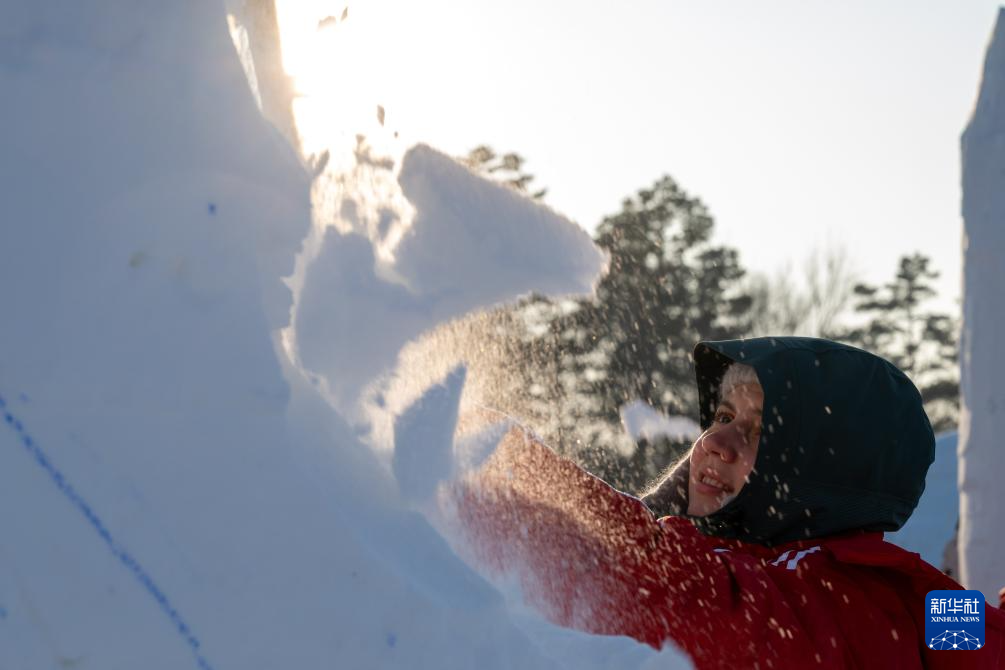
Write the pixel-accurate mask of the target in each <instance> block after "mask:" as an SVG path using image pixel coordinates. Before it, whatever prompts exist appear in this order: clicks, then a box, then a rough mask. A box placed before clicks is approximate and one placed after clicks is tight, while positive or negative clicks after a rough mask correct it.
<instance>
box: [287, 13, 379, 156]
mask: <svg viewBox="0 0 1005 670" xmlns="http://www.w3.org/2000/svg"><path fill="white" fill-rule="evenodd" d="M276 9H277V14H278V20H279V31H280V39H281V42H282V53H283V65H284V68H285V70H286V72H287V73H288V74H289V75H290V76H291V77H293V82H294V90H295V92H296V98H295V100H294V102H293V114H294V118H295V120H296V124H297V128H298V130H299V132H300V136H301V140H302V145H303V146H302V149H303V152H304V154H305V156H310V155H317V154H320V153H321V152H322V151H324V150H330V149H331V148H332V147H333V146H344V145H345V139H347V138H348V139H352V138H354V137H355V135H356V134H360V133H363V134H367V135H368V136H369V135H370V134H371V133H373V132H374V131H376V129H377V128H379V127H380V126H381V125H382V124H381V121H380V120H379V119H378V106H379V105H380V100H379V90H380V86H379V82H380V81H381V76H380V67H379V66H380V63H379V61H378V49H377V48H375V45H376V44H377V43H378V35H377V30H376V27H375V25H374V24H375V23H376V21H375V17H374V16H373V15H372V13H368V12H367V11H366V9H365V8H364V9H357V8H356V7H355V6H354V7H353V8H352V11H351V13H350V10H349V8H348V6H346V5H343V4H339V3H333V2H325V1H324V0H285V1H284V0H279V1H278V2H277V3H276Z"/></svg>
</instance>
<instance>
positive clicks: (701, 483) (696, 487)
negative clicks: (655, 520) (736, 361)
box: [687, 382, 764, 516]
mask: <svg viewBox="0 0 1005 670" xmlns="http://www.w3.org/2000/svg"><path fill="white" fill-rule="evenodd" d="M763 404H764V391H763V390H762V389H761V385H760V384H758V383H757V382H751V383H746V384H737V385H736V386H734V387H733V388H731V389H729V391H728V392H727V393H726V394H725V395H724V396H723V398H722V399H721V400H720V402H719V406H718V407H717V408H716V410H715V417H714V418H713V419H712V425H710V426H709V427H708V430H706V431H705V432H704V433H702V434H701V437H699V438H698V439H697V440H696V441H695V443H694V448H693V449H692V450H691V474H690V477H689V479H688V484H687V498H688V506H687V512H688V514H691V515H694V516H707V515H709V514H711V513H712V512H715V511H716V510H718V509H719V508H721V507H722V506H723V505H725V504H726V503H727V502H729V501H730V500H732V499H733V498H734V497H736V494H737V493H739V492H740V489H741V488H743V485H744V483H746V481H747V476H748V475H749V474H750V471H751V470H753V468H754V461H755V460H756V458H757V443H758V441H759V440H760V438H761V410H762V406H763Z"/></svg>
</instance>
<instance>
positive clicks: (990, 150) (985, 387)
mask: <svg viewBox="0 0 1005 670" xmlns="http://www.w3.org/2000/svg"><path fill="white" fill-rule="evenodd" d="M962 152H963V219H964V235H963V255H964V288H963V332H962V336H961V342H960V366H961V370H960V373H961V385H960V386H961V392H962V402H961V405H962V406H961V411H960V444H959V458H960V473H959V483H960V537H959V545H960V573H961V579H962V581H963V584H964V585H965V586H966V587H967V588H972V589H980V590H981V591H983V593H984V596H985V598H986V599H987V600H988V601H989V602H991V603H997V602H998V595H997V594H998V589H1000V588H1001V587H1002V586H1005V442H1003V439H1002V438H1003V435H1005V358H1003V357H1002V353H1001V347H1002V342H1003V341H1005V293H1003V292H1002V289H1003V287H1005V189H1003V188H1002V174H1003V172H1005V11H1000V12H999V15H998V23H997V26H996V27H995V30H994V35H993V36H992V39H991V44H990V46H989V47H988V52H987V59H986V61H985V63H984V79H983V82H982V84H981V90H980V95H979V97H978V100H977V107H976V108H975V109H974V114H973V118H972V119H971V120H970V124H969V125H968V126H967V129H966V131H965V132H964V133H963V138H962Z"/></svg>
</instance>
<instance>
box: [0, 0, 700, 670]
mask: <svg viewBox="0 0 1005 670" xmlns="http://www.w3.org/2000/svg"><path fill="white" fill-rule="evenodd" d="M0 90H2V91H3V100H4V103H3V105H2V106H0V110H2V111H0V115H2V117H0V129H2V130H0V183H3V184H4V197H3V198H2V199H0V221H2V222H3V223H2V226H3V228H2V230H3V243H2V244H0V283H2V286H3V287H4V291H3V297H4V300H3V309H4V316H3V327H2V328H0V398H2V400H0V413H2V416H3V419H4V421H3V424H2V425H0V510H2V511H0V529H2V533H0V667H3V668H44V667H86V668H91V667H93V668H140V667H142V668H150V669H154V670H156V669H158V668H165V669H166V668H171V669H177V668H203V669H205V668H215V669H218V670H221V669H224V668H242V669H244V668H297V669H306V668H331V667H338V668H418V669H422V668H438V669H440V668H448V669H449V668H473V667H479V668H586V669H590V668H656V667H659V668H671V667H685V666H686V665H687V663H686V661H684V660H682V658H681V657H680V656H679V655H678V654H677V652H675V651H674V650H672V649H667V650H664V651H663V652H662V653H656V652H654V651H653V650H652V649H650V648H648V647H644V646H642V645H639V644H637V643H635V642H634V641H632V640H628V639H626V638H600V637H594V636H588V635H584V634H580V633H576V632H574V631H567V630H562V629H557V628H555V627H553V626H550V625H549V624H547V623H545V622H543V621H541V620H540V619H539V618H537V617H536V616H534V615H533V614H532V613H529V612H527V611H525V610H523V609H522V608H521V606H520V605H519V598H518V597H516V596H515V595H514V594H512V593H509V592H505V591H500V590H499V588H497V587H496V586H493V585H490V584H489V583H487V582H485V581H484V580H483V579H482V578H480V577H479V576H477V575H476V574H475V573H474V572H472V571H471V570H469V569H468V568H467V567H466V566H465V565H464V564H463V563H461V561H460V560H459V559H457V558H456V556H455V555H454V553H453V552H452V551H451V549H450V548H449V546H448V545H447V543H446V542H445V541H444V540H443V538H442V537H441V536H440V535H439V534H438V533H437V532H436V531H435V530H434V529H433V527H432V526H431V525H430V523H429V522H428V521H427V520H426V518H425V517H424V516H423V515H422V514H421V513H419V512H418V511H417V510H418V509H420V508H423V506H425V507H424V508H425V509H427V510H428V507H429V500H428V496H429V494H430V492H431V491H432V490H433V489H434V488H435V485H436V482H437V481H439V479H440V478H442V477H445V476H449V474H450V472H452V471H453V470H454V469H455V468H456V467H458V464H459V463H460V464H463V463H464V462H477V458H478V453H479V450H481V452H484V450H485V446H484V444H481V445H478V444H475V445H474V446H473V447H471V446H470V445H468V446H469V449H468V452H467V453H468V454H469V456H468V457H467V458H468V461H464V460H463V459H460V458H459V457H458V453H459V452H458V450H457V448H455V447H453V446H451V445H446V444H444V443H443V439H444V436H446V435H450V434H451V430H450V427H451V425H452V424H453V423H454V422H455V421H456V416H457V412H458V408H457V405H456V400H457V399H458V397H459V388H460V385H461V384H462V383H463V373H462V372H460V371H458V373H457V374H456V375H454V376H452V377H450V378H449V379H447V380H446V383H445V385H444V386H443V387H442V388H440V389H436V388H434V389H431V390H430V391H429V392H428V393H426V394H424V395H422V396H421V397H420V399H419V401H418V405H415V407H416V409H414V410H413V411H411V412H409V413H405V414H401V415H400V416H399V415H395V416H392V417H389V418H388V419H387V420H389V421H391V422H392V423H395V424H396V425H397V427H398V433H397V435H395V436H394V438H395V439H394V442H395V444H394V445H393V449H389V450H385V451H380V450H375V449H374V446H379V445H374V444H370V443H369V442H368V439H369V438H368V433H367V432H366V428H367V426H366V423H365V419H366V415H365V414H361V413H359V412H358V411H357V410H358V408H359V406H360V403H359V396H360V393H361V392H362V390H363V389H371V390H372V389H373V388H374V385H377V386H379V384H380V379H381V378H383V377H384V376H386V375H388V374H391V372H393V368H394V365H395V356H396V353H397V350H398V349H400V347H401V346H402V345H403V344H404V343H405V342H406V341H407V340H408V339H409V338H411V337H414V336H415V335H417V334H419V333H421V332H423V330H424V329H427V328H429V327H431V326H432V325H435V324H436V323H437V322H439V321H440V320H443V319H447V318H450V317H452V316H455V315H459V314H461V313H463V312H465V311H467V310H470V309H474V308H477V307H480V306H486V305H489V304H491V303H494V302H497V301H500V300H504V299H508V298H511V297H514V296H517V295H519V294H521V293H523V292H526V291H528V290H531V289H536V290H539V291H550V292H566V291H572V290H586V289H588V288H589V285H590V283H591V282H592V281H593V279H594V277H595V276H596V274H597V272H599V271H600V269H601V267H602V263H603V259H602V257H601V255H600V254H599V252H598V251H597V250H596V249H595V248H594V247H593V246H592V245H591V244H590V242H589V239H588V237H587V236H586V234H585V233H583V232H582V231H581V230H578V229H577V228H575V227H573V226H572V225H571V224H570V223H569V222H568V221H566V220H565V219H563V218H562V217H559V216H557V215H555V214H553V213H551V212H549V211H547V210H545V209H543V208H541V207H539V206H537V205H534V204H532V203H529V202H527V201H525V200H522V199H520V198H518V197H517V196H515V195H513V194H512V193H510V192H508V191H505V190H504V189H502V188H500V187H498V186H494V185H491V184H488V183H485V182H482V181H480V180H478V179H476V178H474V177H472V176H471V175H469V174H468V173H467V172H465V171H464V170H462V169H461V168H459V167H457V166H456V165H454V164H453V163H452V162H451V161H450V160H449V159H447V158H446V157H444V156H442V155H440V154H438V153H437V152H435V151H433V150H431V149H429V148H427V147H416V148H414V149H412V150H411V151H410V152H409V153H408V154H407V156H406V157H405V158H404V160H403V162H400V163H396V165H395V166H394V167H395V169H396V170H398V172H397V173H396V174H398V175H400V183H399V184H398V188H400V189H401V191H402V193H403V194H404V196H405V197H406V198H407V200H408V201H409V204H410V206H411V207H412V208H413V209H414V212H413V213H412V215H410V216H404V215H402V216H399V217H398V218H397V219H396V220H395V221H394V222H392V223H393V224H394V225H393V226H392V228H394V230H395V231H397V233H398V237H397V240H398V241H397V242H396V243H395V244H391V243H390V242H388V240H386V239H384V238H381V239H380V240H377V239H375V238H374V237H372V236H369V233H370V232H371V231H370V229H369V228H363V229H357V230H346V229H345V228H344V227H339V226H335V225H332V226H328V227H322V226H319V225H318V221H317V219H316V218H315V219H314V220H312V213H311V209H310V197H309V192H310V188H311V185H310V182H309V179H308V176H307V175H306V174H305V171H304V169H303V168H302V167H301V164H300V162H299V160H298V159H297V157H296V156H295V155H294V153H293V152H292V151H291V150H290V148H289V146H288V145H287V144H286V141H285V140H284V139H283V137H282V135H281V134H280V133H278V132H277V131H275V130H274V129H273V128H272V127H271V126H269V125H268V124H267V123H266V122H265V121H264V120H263V119H262V117H261V115H260V113H259V111H258V109H257V106H256V103H255V100H254V97H253V95H252V93H251V88H250V87H249V85H248V83H247V82H246V80H245V76H244V72H243V70H242V66H241V64H240V63H239V61H238V58H237V56H236V55H235V51H234V47H233V44H232V43H231V39H230V37H229V35H228V25H227V20H226V13H225V10H224V7H223V6H222V4H219V3H213V2H199V3H195V2H182V3H164V2H153V1H152V0H138V1H137V0H132V1H130V2H122V1H114V0H113V1H109V2H104V3H99V4H94V3H89V4H88V5H86V6H85V5H82V4H79V3H71V2H55V3H31V2H8V3H3V4H0ZM343 186H344V189H343V192H342V194H341V195H340V196H339V197H340V198H341V199H342V200H343V202H345V201H348V200H351V196H352V193H353V189H354V188H355V186H354V185H353V184H348V185H346V184H343ZM346 211H348V210H346ZM377 232H385V233H386V232H388V231H387V230H383V229H380V227H379V226H378V227H377ZM298 253H299V255H298ZM287 276H291V279H290V280H289V281H288V282H287V281H284V280H283V278H284V277H287ZM291 309H292V312H291ZM291 313H292V315H293V316H292V327H291ZM378 395H379V394H378ZM375 407H377V408H378V409H379V403H377V404H376V405H375ZM336 408H338V409H339V410H340V411H337V410H336ZM384 446H387V445H384ZM420 451H421V452H422V454H424V455H427V456H429V457H430V458H421V457H419V453H418V452H420ZM413 452H415V453H413ZM471 454H473V456H472V455H471Z"/></svg>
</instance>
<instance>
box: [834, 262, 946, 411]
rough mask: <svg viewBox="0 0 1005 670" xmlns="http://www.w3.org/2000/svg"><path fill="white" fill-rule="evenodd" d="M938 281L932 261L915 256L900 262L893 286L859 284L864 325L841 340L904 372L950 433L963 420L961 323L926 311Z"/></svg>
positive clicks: (858, 309)
mask: <svg viewBox="0 0 1005 670" xmlns="http://www.w3.org/2000/svg"><path fill="white" fill-rule="evenodd" d="M938 277H939V273H938V272H937V271H935V270H934V269H933V268H932V267H931V260H930V259H929V258H928V257H926V256H924V255H922V254H920V253H916V254H913V255H910V256H904V257H902V258H901V259H900V262H899V264H898V268H897V274H896V276H895V277H894V279H893V281H891V282H890V283H888V284H884V285H883V286H882V287H876V286H871V285H868V284H857V285H856V286H855V289H854V294H855V298H856V305H855V311H856V313H858V314H859V315H861V316H863V317H865V319H866V320H865V322H864V324H863V325H862V326H860V327H858V328H855V329H852V330H849V331H847V332H846V333H844V335H843V337H842V338H841V339H844V340H845V341H847V342H849V343H851V344H854V345H856V346H859V347H861V348H863V349H866V350H868V351H872V352H874V353H877V354H879V355H881V356H883V357H884V358H887V359H888V360H889V361H890V362H892V363H893V364H894V365H896V366H897V367H899V368H900V369H901V370H903V371H904V372H905V373H906V374H907V375H908V376H909V377H910V378H911V380H912V381H914V383H915V385H916V386H917V387H918V389H919V390H920V391H921V396H922V399H923V400H924V402H925V409H926V411H927V412H928V414H929V417H930V418H931V419H932V425H933V426H934V427H935V429H936V430H946V429H948V428H951V427H952V426H954V425H955V424H956V421H957V417H958V414H959V392H960V387H959V366H958V356H959V353H958V352H959V345H958V333H957V330H958V323H957V320H956V319H953V318H952V317H951V316H949V315H947V314H941V313H937V312H931V311H927V310H926V309H925V303H927V302H928V301H929V300H931V299H932V298H933V297H935V295H936V291H935V288H934V287H933V285H932V283H933V282H934V281H935V280H936V279H937V278H938Z"/></svg>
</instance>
